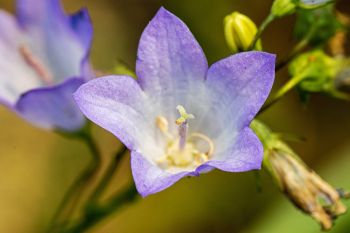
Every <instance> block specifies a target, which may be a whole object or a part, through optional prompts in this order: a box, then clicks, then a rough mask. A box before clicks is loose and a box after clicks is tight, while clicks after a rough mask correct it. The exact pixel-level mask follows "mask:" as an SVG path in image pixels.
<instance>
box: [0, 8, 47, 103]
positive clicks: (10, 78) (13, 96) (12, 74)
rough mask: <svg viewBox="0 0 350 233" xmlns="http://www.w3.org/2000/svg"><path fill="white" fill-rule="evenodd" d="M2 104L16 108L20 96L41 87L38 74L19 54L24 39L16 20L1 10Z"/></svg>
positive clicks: (0, 98)
mask: <svg viewBox="0 0 350 233" xmlns="http://www.w3.org/2000/svg"><path fill="white" fill-rule="evenodd" d="M0 28H1V31H0V71H1V72H0V102H1V103H4V104H5V105H6V106H9V107H10V106H14V105H15V103H16V101H17V99H18V97H19V95H20V94H21V93H23V92H25V91H28V90H30V89H33V88H37V87H39V86H40V85H41V81H40V79H38V78H37V74H36V73H35V72H34V71H33V69H31V68H30V67H29V66H28V64H27V63H26V62H25V60H24V59H23V57H22V56H21V55H20V53H19V52H18V50H19V48H18V47H19V45H18V43H19V41H20V40H21V39H22V32H21V29H20V28H19V27H18V24H17V21H16V18H14V17H13V16H12V15H10V14H9V13H7V12H5V11H2V10H0Z"/></svg>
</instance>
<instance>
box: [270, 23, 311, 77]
mask: <svg viewBox="0 0 350 233" xmlns="http://www.w3.org/2000/svg"><path fill="white" fill-rule="evenodd" d="M316 29H317V22H315V23H314V24H313V26H312V27H311V28H310V30H309V31H308V33H307V34H306V35H305V36H304V38H303V39H302V40H300V41H299V42H298V43H297V44H296V45H295V46H294V48H293V50H292V51H291V52H290V53H289V54H288V56H287V57H285V58H284V59H282V60H281V61H279V62H277V65H276V71H278V70H280V69H282V68H283V67H284V66H285V65H287V64H288V63H289V62H290V61H291V60H292V59H294V58H295V57H296V56H297V55H298V54H299V53H300V52H301V51H302V50H304V48H305V47H306V46H307V45H308V44H309V41H310V39H311V38H312V36H313V35H314V34H315V33H316Z"/></svg>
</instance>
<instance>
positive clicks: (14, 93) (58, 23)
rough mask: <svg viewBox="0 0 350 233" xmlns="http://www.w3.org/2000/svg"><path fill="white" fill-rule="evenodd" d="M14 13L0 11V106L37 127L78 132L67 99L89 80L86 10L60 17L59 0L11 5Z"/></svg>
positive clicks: (77, 115) (78, 119)
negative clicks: (13, 6) (14, 8)
mask: <svg viewBox="0 0 350 233" xmlns="http://www.w3.org/2000/svg"><path fill="white" fill-rule="evenodd" d="M16 10H17V16H16V17H15V16H12V15H11V14H9V13H7V12H5V11H3V10H1V9H0V103H2V104H4V105H5V106H7V107H8V108H10V109H11V110H13V111H15V112H16V113H18V114H19V115H20V116H21V117H23V118H25V119H26V120H28V121H29V122H31V123H33V124H34V125H37V126H39V127H42V128H46V129H59V130H64V131H75V130H78V129H80V128H81V127H82V126H83V125H84V124H85V118H84V116H83V115H82V113H81V112H80V110H79V108H77V106H76V104H75V102H74V100H73V98H72V94H73V92H74V91H75V90H76V89H77V88H78V87H79V86H80V85H81V84H83V83H84V82H86V81H87V80H89V79H91V78H92V76H93V73H92V71H91V68H90V65H89V62H88V54H89V49H90V45H91V40H92V26H91V22H90V18H89V15H88V12H87V10H86V9H82V10H80V11H79V12H77V13H75V14H73V15H66V14H65V13H64V11H63V9H62V7H61V5H60V2H59V0H17V5H16Z"/></svg>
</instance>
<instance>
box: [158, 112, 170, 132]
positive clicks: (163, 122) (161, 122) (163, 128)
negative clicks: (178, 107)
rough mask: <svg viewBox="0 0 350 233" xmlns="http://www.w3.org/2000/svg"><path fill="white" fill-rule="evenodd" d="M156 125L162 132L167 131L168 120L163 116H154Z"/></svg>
mask: <svg viewBox="0 0 350 233" xmlns="http://www.w3.org/2000/svg"><path fill="white" fill-rule="evenodd" d="M156 125H157V127H158V128H159V129H160V131H162V133H166V132H168V129H169V124H168V121H167V120H166V119H165V117H163V116H158V117H157V118H156Z"/></svg>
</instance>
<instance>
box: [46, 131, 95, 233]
mask: <svg viewBox="0 0 350 233" xmlns="http://www.w3.org/2000/svg"><path fill="white" fill-rule="evenodd" d="M58 133H59V134H60V135H63V136H65V137H68V138H75V139H79V140H82V141H83V142H84V143H85V144H86V146H87V147H88V148H89V150H90V152H91V155H92V160H91V161H90V163H89V165H88V166H87V167H86V168H85V169H84V171H83V172H82V173H81V174H80V175H79V176H78V177H76V179H75V180H74V181H73V183H72V184H71V185H70V187H69V188H68V190H67V192H66V193H65V195H64V197H63V199H62V201H61V203H60V205H59V207H58V209H57V210H56V212H55V213H54V215H53V217H52V221H51V223H50V225H49V228H48V232H50V233H51V232H53V231H55V228H56V227H57V226H58V225H59V224H60V221H61V220H63V221H64V220H65V218H67V217H68V216H70V214H71V212H72V211H73V210H74V207H75V204H76V203H77V199H78V198H79V197H80V194H81V192H82V191H83V190H84V189H85V186H86V185H87V184H88V183H89V181H90V180H91V179H92V178H93V177H94V175H95V173H96V172H97V170H98V168H99V167H100V164H101V154H100V152H99V150H98V147H97V145H96V143H95V141H94V140H93V138H92V136H91V132H90V125H87V126H86V127H85V128H84V129H82V130H81V131H79V132H77V133H75V134H67V133H62V132H58ZM69 204H71V206H69ZM64 214H66V215H67V216H64Z"/></svg>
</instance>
